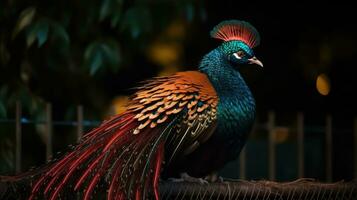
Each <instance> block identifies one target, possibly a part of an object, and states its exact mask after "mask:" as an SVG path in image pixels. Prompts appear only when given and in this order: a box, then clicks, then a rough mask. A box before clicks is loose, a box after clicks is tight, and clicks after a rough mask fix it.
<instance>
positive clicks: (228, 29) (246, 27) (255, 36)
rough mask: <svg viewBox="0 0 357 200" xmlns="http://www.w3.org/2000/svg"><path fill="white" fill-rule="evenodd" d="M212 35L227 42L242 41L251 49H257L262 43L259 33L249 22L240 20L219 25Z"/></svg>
mask: <svg viewBox="0 0 357 200" xmlns="http://www.w3.org/2000/svg"><path fill="white" fill-rule="evenodd" d="M210 35H211V37H213V38H217V39H221V40H223V41H225V42H227V41H231V40H240V41H242V42H244V43H246V44H247V45H248V46H249V47H250V48H253V47H256V46H258V45H259V43H260V36H259V33H258V31H257V30H256V29H255V28H254V27H253V26H252V25H251V24H249V23H248V22H245V21H239V20H228V21H223V22H221V23H219V24H218V25H217V26H215V27H214V28H213V30H212V31H211V33H210Z"/></svg>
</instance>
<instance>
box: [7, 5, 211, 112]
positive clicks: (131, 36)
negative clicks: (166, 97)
mask: <svg viewBox="0 0 357 200" xmlns="http://www.w3.org/2000/svg"><path fill="white" fill-rule="evenodd" d="M195 11H197V12H198V11H199V12H198V13H197V14H196V13H195ZM195 16H197V17H198V18H200V19H204V17H205V13H204V10H203V9H202V2H199V1H194V0H185V1H165V0H160V1H149V0H137V1H124V0H103V1H90V2H88V1H84V0H79V1H68V2H67V1H64V2H62V1H59V2H47V1H41V0H33V1H18V0H5V1H1V3H0V24H1V27H0V71H1V73H0V117H5V116H6V109H5V108H6V107H7V108H10V109H12V108H13V107H14V103H15V101H16V100H21V101H22V103H23V104H24V109H25V110H26V111H27V112H28V114H30V115H31V116H33V115H35V114H36V113H35V110H36V109H40V107H41V106H38V105H39V104H41V105H43V103H44V102H45V101H50V102H53V101H57V102H60V104H61V106H62V107H64V108H67V107H68V108H69V107H70V106H72V105H73V104H84V105H85V106H86V107H89V108H92V109H93V110H92V113H93V115H94V116H96V117H98V115H100V114H102V113H101V112H102V111H103V110H105V109H103V108H106V107H108V106H109V105H106V104H107V103H108V102H110V99H111V98H112V96H110V95H108V94H106V93H105V92H102V91H101V90H102V89H103V88H101V87H103V83H104V82H105V78H106V76H107V75H108V74H110V75H111V76H113V74H114V75H115V74H118V73H120V72H121V70H123V69H125V68H128V67H132V64H133V62H134V61H135V59H136V57H137V56H138V55H141V54H143V53H145V51H146V48H147V46H148V45H149V44H150V43H151V42H152V41H153V40H154V39H155V38H157V35H158V33H160V32H162V31H163V30H164V29H165V28H166V27H167V26H168V25H169V24H171V23H172V22H173V21H174V20H177V19H178V18H180V19H183V20H184V21H186V22H191V21H192V20H193V19H194V18H195ZM156 46H157V45H156ZM158 47H159V48H160V46H158ZM164 50H167V49H164ZM167 53H169V54H170V56H171V58H172V57H173V58H174V59H175V55H172V54H173V52H170V51H169V50H168V52H166V54H165V52H164V54H165V55H167ZM54 103H56V102H54ZM69 112H70V111H69Z"/></svg>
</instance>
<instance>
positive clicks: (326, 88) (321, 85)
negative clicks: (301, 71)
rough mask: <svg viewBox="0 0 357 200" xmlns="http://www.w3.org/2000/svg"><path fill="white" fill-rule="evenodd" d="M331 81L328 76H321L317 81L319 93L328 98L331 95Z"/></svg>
mask: <svg viewBox="0 0 357 200" xmlns="http://www.w3.org/2000/svg"><path fill="white" fill-rule="evenodd" d="M330 87H331V86H330V79H329V78H328V76H327V75H326V74H320V75H319V76H318V77H317V79H316V89H317V91H318V92H319V93H320V94H321V95H323V96H326V95H328V94H329V93H330Z"/></svg>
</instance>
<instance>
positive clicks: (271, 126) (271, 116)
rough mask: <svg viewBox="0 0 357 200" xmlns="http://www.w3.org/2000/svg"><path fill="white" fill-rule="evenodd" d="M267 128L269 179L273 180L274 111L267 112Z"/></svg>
mask: <svg viewBox="0 0 357 200" xmlns="http://www.w3.org/2000/svg"><path fill="white" fill-rule="evenodd" d="M268 130H269V133H268V134H269V144H268V153H269V155H268V156H269V180H271V181H273V180H275V113H274V112H273V111H269V113H268Z"/></svg>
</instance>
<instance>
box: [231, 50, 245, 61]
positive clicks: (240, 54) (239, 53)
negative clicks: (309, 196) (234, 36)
mask: <svg viewBox="0 0 357 200" xmlns="http://www.w3.org/2000/svg"><path fill="white" fill-rule="evenodd" d="M233 56H234V57H236V58H237V59H242V58H243V57H244V56H245V53H244V52H243V51H238V52H236V53H233Z"/></svg>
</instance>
